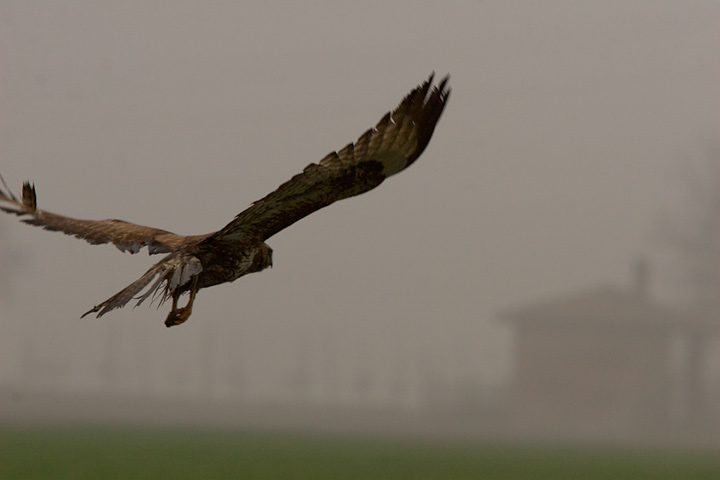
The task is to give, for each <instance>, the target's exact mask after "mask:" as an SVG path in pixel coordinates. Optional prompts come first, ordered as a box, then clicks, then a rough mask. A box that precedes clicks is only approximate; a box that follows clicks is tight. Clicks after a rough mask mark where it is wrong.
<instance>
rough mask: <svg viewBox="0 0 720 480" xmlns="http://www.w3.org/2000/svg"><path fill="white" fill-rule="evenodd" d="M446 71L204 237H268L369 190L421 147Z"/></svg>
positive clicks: (437, 109) (442, 100) (440, 103)
mask: <svg viewBox="0 0 720 480" xmlns="http://www.w3.org/2000/svg"><path fill="white" fill-rule="evenodd" d="M448 80H449V77H445V78H443V79H442V80H441V81H440V83H439V85H437V86H435V85H433V75H431V76H430V78H428V80H427V81H426V82H424V83H423V84H421V85H419V86H418V87H416V88H415V89H414V90H413V91H411V92H410V93H409V94H408V95H407V96H406V97H405V98H404V99H403V101H402V102H401V103H400V105H399V106H398V107H397V108H396V109H395V110H393V111H392V112H388V113H387V114H386V115H385V116H384V117H383V118H382V119H381V120H380V122H379V123H378V124H377V126H376V127H375V128H373V129H370V130H368V131H367V132H365V133H364V134H363V135H362V136H361V137H360V138H359V139H358V140H357V141H356V142H355V143H351V144H349V145H348V146H346V147H345V148H343V149H342V150H340V151H339V152H332V153H330V154H329V155H327V156H326V157H325V158H323V159H322V160H320V162H319V163H311V164H310V165H308V166H307V167H305V169H304V170H303V172H302V173H300V174H298V175H295V176H294V177H293V178H291V179H290V180H289V181H287V182H285V183H284V184H282V185H281V186H280V187H279V188H278V189H277V190H275V191H274V192H272V193H270V194H269V195H267V196H266V197H264V198H262V199H260V200H258V201H256V202H255V203H253V204H252V206H250V207H249V208H247V209H246V210H244V211H243V212H241V213H240V214H238V215H237V216H236V217H235V219H234V220H233V221H232V222H230V223H229V224H228V225H226V226H225V227H224V228H222V229H221V230H219V231H217V232H216V233H214V234H213V235H211V236H210V237H209V238H208V239H207V240H205V241H204V242H205V243H211V242H215V241H220V242H224V241H242V240H243V239H248V238H253V239H259V240H266V239H268V238H270V237H272V236H273V235H275V234H276V233H278V232H279V231H281V230H283V229H284V228H287V227H288V226H290V225H292V224H293V223H295V222H297V221H298V220H300V219H302V218H304V217H306V216H307V215H310V214H311V213H313V212H314V211H316V210H319V209H321V208H323V207H325V206H328V205H330V204H331V203H333V202H336V201H338V200H342V199H344V198H348V197H352V196H354V195H359V194H361V193H364V192H367V191H368V190H371V189H373V188H375V187H377V186H378V185H380V183H382V181H383V180H385V178H387V177H389V176H390V175H393V174H395V173H398V172H399V171H401V170H403V169H404V168H406V167H407V166H409V165H410V164H411V163H413V162H414V161H415V160H416V159H417V158H418V157H419V156H420V154H421V153H422V152H423V150H425V147H426V146H427V144H428V142H429V141H430V137H431V136H432V134H433V131H434V130H435V125H436V124H437V122H438V120H439V119H440V115H441V114H442V112H443V109H444V108H445V104H446V102H447V100H448V97H449V95H450V88H449V87H448V86H447V82H448Z"/></svg>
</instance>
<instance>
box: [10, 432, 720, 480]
mask: <svg viewBox="0 0 720 480" xmlns="http://www.w3.org/2000/svg"><path fill="white" fill-rule="evenodd" d="M38 478H53V479H65V478H68V479H69V478H72V479H83V478H88V479H106V480H107V479H131V478H132V479H144V478H147V479H159V478H172V479H189V478H198V479H208V478H232V479H241V478H252V479H313V480H321V479H345V480H349V479H390V480H391V479H533V480H537V479H555V480H562V479H598V480H600V479H602V480H608V479H625V480H628V479H648V480H650V479H652V480H662V479H673V480H679V479H713V480H716V479H718V478H720V454H718V452H717V451H715V452H688V451H671V450H662V449H621V448H592V447H572V448H567V447H551V446H507V445H505V446H502V445H493V444H486V443H477V442H471V441H440V440H421V439H415V440H409V439H403V440H400V439H388V438H367V437H363V438H355V437H344V436H331V435H327V436H322V435H302V434H270V433H248V432H237V431H229V430H228V431H223V430H201V429H198V430H193V429H180V428H177V429H176V428H161V429H143V428H117V427H82V428H80V427H78V428H70V427H32V428H20V427H7V426H2V427H0V479H2V480H12V479H38Z"/></svg>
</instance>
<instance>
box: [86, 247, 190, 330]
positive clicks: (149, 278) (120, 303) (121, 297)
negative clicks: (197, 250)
mask: <svg viewBox="0 0 720 480" xmlns="http://www.w3.org/2000/svg"><path fill="white" fill-rule="evenodd" d="M202 269H203V268H202V264H201V263H200V260H198V258H197V257H195V256H194V255H190V254H188V253H185V252H174V253H171V254H170V255H168V256H166V257H165V258H163V259H162V260H160V261H159V262H158V263H156V264H155V265H153V266H152V267H150V269H149V270H148V271H147V272H145V274H144V275H143V276H142V277H140V278H138V279H137V280H135V281H134V282H133V283H131V284H130V285H128V286H127V287H125V288H124V289H122V290H121V291H120V292H118V293H116V294H115V295H113V296H112V297H110V298H108V299H107V300H105V301H104V302H102V303H101V304H99V305H95V306H94V307H93V308H92V309H90V310H89V311H87V312H85V313H84V314H83V315H82V317H85V316H86V315H89V314H91V313H97V315H96V316H97V317H98V318H100V317H102V316H103V315H105V314H106V313H108V312H109V311H111V310H115V309H116V308H122V307H124V306H125V305H127V304H128V303H129V302H130V301H131V300H133V299H136V300H137V303H136V304H135V306H137V305H140V304H141V303H143V302H144V301H145V300H147V298H148V297H153V299H155V298H159V299H160V304H162V303H163V302H165V301H166V300H167V299H169V298H171V297H172V296H173V294H175V293H176V292H177V291H178V290H179V289H181V287H182V286H183V285H185V284H187V283H189V282H190V280H191V279H192V277H194V276H195V275H197V274H199V273H200V272H201V271H202ZM150 282H153V283H152V284H151V283H150ZM163 282H165V285H164V286H163V285H162V284H163ZM148 285H150V287H149V288H147V289H146V290H145V292H143V289H145V288H146V287H147V286H148ZM82 317H81V318H82Z"/></svg>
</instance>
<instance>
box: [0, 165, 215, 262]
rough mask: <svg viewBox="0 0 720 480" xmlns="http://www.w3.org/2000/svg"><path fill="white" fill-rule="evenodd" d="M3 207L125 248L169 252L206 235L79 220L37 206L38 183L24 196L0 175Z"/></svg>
mask: <svg viewBox="0 0 720 480" xmlns="http://www.w3.org/2000/svg"><path fill="white" fill-rule="evenodd" d="M0 182H2V185H3V186H4V187H5V190H6V191H3V189H2V187H0V210H3V211H5V212H8V213H12V214H15V215H17V216H19V217H25V218H23V219H22V221H23V222H24V223H27V224H29V225H35V226H38V227H42V228H44V229H45V230H50V231H53V232H62V233H64V234H66V235H72V236H74V237H76V238H82V239H83V240H86V241H87V242H88V243H91V244H93V245H97V244H102V243H112V244H113V245H115V246H116V247H117V248H119V249H120V250H121V251H124V252H125V251H127V252H130V253H137V252H138V251H140V249H141V248H143V247H147V248H148V252H149V253H151V254H152V253H168V252H171V251H173V250H175V249H177V248H178V247H181V246H183V245H185V244H186V243H189V242H193V241H199V240H201V239H202V238H204V237H205V235H200V236H194V237H187V236H183V235H176V234H174V233H171V232H167V231H165V230H160V229H157V228H152V227H144V226H142V225H135V224H134V223H129V222H126V221H123V220H78V219H75V218H70V217H66V216H63V215H58V214H56V213H51V212H46V211H44V210H40V209H38V208H37V195H36V193H35V186H34V185H31V184H30V183H29V182H25V183H24V184H23V188H22V198H20V199H18V198H17V197H16V196H15V195H14V194H13V193H12V192H11V191H10V189H9V188H8V187H7V185H6V184H5V180H3V179H2V177H1V176H0Z"/></svg>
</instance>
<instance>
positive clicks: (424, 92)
mask: <svg viewBox="0 0 720 480" xmlns="http://www.w3.org/2000/svg"><path fill="white" fill-rule="evenodd" d="M448 80H449V77H448V76H446V77H445V78H443V79H442V80H441V81H440V82H439V84H437V85H435V84H434V82H433V75H430V77H429V78H428V79H427V81H425V82H423V83H422V84H421V85H419V86H417V87H416V88H415V89H414V90H412V91H411V92H410V93H409V94H408V95H407V96H405V98H404V99H403V100H402V102H400V105H398V107H397V108H396V109H395V110H393V111H391V112H388V113H387V114H386V115H385V116H384V117H382V119H381V120H380V122H379V123H378V124H377V125H376V126H375V128H372V129H370V130H368V131H367V132H365V133H364V134H362V135H361V136H360V138H359V139H358V140H357V141H356V142H355V143H350V144H349V145H347V146H346V147H345V148H343V149H342V150H340V151H338V152H332V153H330V154H329V155H327V156H326V157H325V158H323V159H322V160H320V162H318V163H311V164H310V165H308V166H307V167H305V169H303V171H302V173H300V174H297V175H295V176H294V177H292V178H291V179H290V180H289V181H287V182H285V183H283V184H282V185H280V187H279V188H278V189H277V190H275V191H274V192H272V193H270V194H269V195H267V196H265V197H264V198H262V199H260V200H258V201H256V202H254V203H253V204H252V205H251V206H250V207H248V208H247V209H245V210H244V211H242V212H240V213H239V214H238V215H237V216H236V217H235V218H234V219H233V220H232V221H231V222H230V223H228V224H227V225H226V226H225V227H223V228H221V229H220V230H218V231H217V232H212V233H208V234H205V235H189V236H184V235H177V234H175V233H172V232H168V231H166V230H160V229H158V228H152V227H145V226H142V225H136V224H133V223H129V222H126V221H124V220H78V219H74V218H70V217H66V216H64V215H58V214H55V213H51V212H47V211H44V210H40V209H38V208H37V197H36V193H35V186H34V185H32V184H30V183H29V182H25V183H24V184H23V188H22V195H21V197H20V198H18V197H16V196H15V195H14V194H13V193H12V192H10V189H9V188H8V187H7V184H5V181H4V180H2V177H0V180H2V185H3V186H4V187H5V190H3V189H2V188H0V209H2V210H3V211H5V212H8V213H12V214H15V215H17V216H19V217H22V221H23V222H24V223H27V224H30V225H35V226H38V227H42V228H44V229H45V230H51V231H58V232H63V233H65V234H67V235H72V236H74V237H77V238H82V239H83V240H86V241H87V242H88V243H91V244H103V243H112V244H113V245H115V246H116V247H117V248H119V249H120V250H121V251H124V252H130V253H137V252H138V251H139V250H140V249H142V248H144V247H146V248H147V250H148V252H149V253H150V254H156V253H164V254H166V256H165V257H164V258H163V259H162V260H160V261H159V262H158V263H156V264H155V265H153V266H152V267H150V269H149V270H148V271H147V272H146V273H145V274H144V275H143V276H142V277H140V278H139V279H138V280H136V281H135V282H133V283H131V284H130V285H128V286H127V287H125V288H124V289H123V290H122V291H120V292H119V293H117V294H116V295H114V296H112V297H110V298H109V299H107V300H105V301H104V302H102V303H100V304H99V305H96V306H95V307H93V308H92V309H90V310H89V311H88V312H86V313H85V314H84V315H83V317H84V316H85V315H89V314H91V313H95V314H97V317H101V316H102V315H104V314H106V313H108V312H109V311H111V310H114V309H116V308H120V307H123V306H125V305H126V304H127V303H128V302H130V301H131V300H133V299H135V300H137V305H140V304H141V303H142V302H143V301H145V300H146V299H147V298H148V297H152V298H153V299H155V298H159V301H160V304H162V303H163V302H165V301H166V300H170V299H172V309H171V311H170V313H169V314H168V316H167V319H166V320H165V325H166V326H168V327H171V326H173V325H179V324H181V323H183V322H185V321H186V320H187V319H188V317H190V314H191V313H192V306H193V301H194V300H195V296H196V295H197V292H198V290H200V289H202V288H206V287H211V286H213V285H218V284H221V283H225V282H232V281H234V280H236V279H238V278H240V277H242V276H244V275H247V274H249V273H254V272H259V271H261V270H264V269H266V268H268V267H270V266H272V249H271V248H270V247H269V246H268V245H267V244H266V243H265V240H267V239H268V238H270V237H272V236H273V235H275V234H276V233H278V232H279V231H281V230H283V229H285V228H286V227H289V226H290V225H292V224H293V223H295V222H297V221H298V220H300V219H301V218H304V217H306V216H307V215H310V214H311V213H313V212H314V211H316V210H319V209H321V208H323V207H326V206H328V205H330V204H331V203H334V202H337V201H338V200H342V199H344V198H348V197H353V196H355V195H360V194H361V193H365V192H367V191H369V190H372V189H373V188H375V187H377V186H378V185H380V184H381V183H382V182H383V181H384V180H385V179H386V178H387V177H389V176H390V175H394V174H396V173H398V172H400V171H401V170H403V169H405V168H406V167H408V166H409V165H410V164H411V163H413V162H414V161H415V160H417V158H418V157H419V156H420V154H421V153H422V152H423V150H425V147H426V146H427V144H428V142H429V141H430V137H432V134H433V131H434V129H435V125H436V124H437V122H438V120H439V119H440V116H441V115H442V112H443V109H444V108H445V104H446V103H447V100H448V97H449V96H450V88H449V87H448ZM185 293H188V294H189V299H188V301H187V304H186V305H185V306H184V307H179V306H178V300H179V298H180V296H181V295H183V294H185Z"/></svg>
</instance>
